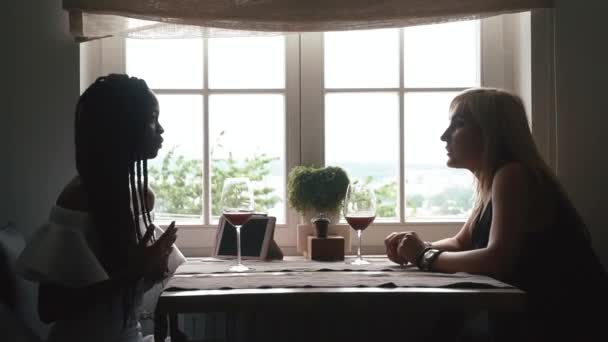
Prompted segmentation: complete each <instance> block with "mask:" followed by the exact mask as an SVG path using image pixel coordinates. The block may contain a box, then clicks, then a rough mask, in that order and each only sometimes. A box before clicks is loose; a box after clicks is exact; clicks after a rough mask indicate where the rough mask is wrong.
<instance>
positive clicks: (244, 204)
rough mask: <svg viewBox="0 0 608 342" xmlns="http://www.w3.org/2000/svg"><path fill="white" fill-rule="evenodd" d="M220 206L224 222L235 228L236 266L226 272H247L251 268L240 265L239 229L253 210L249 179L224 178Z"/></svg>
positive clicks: (251, 189) (251, 188)
mask: <svg viewBox="0 0 608 342" xmlns="http://www.w3.org/2000/svg"><path fill="white" fill-rule="evenodd" d="M220 205H221V208H222V214H223V215H224V218H225V219H226V221H228V222H229V223H230V224H231V225H233V226H234V227H235V228H236V251H237V264H236V265H234V266H232V267H230V268H229V269H228V270H229V271H232V272H245V271H249V270H251V268H249V267H247V266H245V265H243V264H242V263H241V227H242V226H243V225H244V224H245V223H246V222H247V221H248V220H249V218H251V216H252V215H253V211H254V208H255V204H254V199H253V187H252V186H251V181H250V180H249V178H244V177H243V178H226V179H225V180H224V187H223V188H222V197H221V200H220Z"/></svg>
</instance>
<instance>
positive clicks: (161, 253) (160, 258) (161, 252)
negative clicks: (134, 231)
mask: <svg viewBox="0 0 608 342" xmlns="http://www.w3.org/2000/svg"><path fill="white" fill-rule="evenodd" d="M154 230H155V229H154V228H150V229H147V230H146V234H145V235H144V236H143V238H142V239H141V241H140V243H139V250H140V253H138V254H139V256H140V258H141V260H140V265H141V266H140V267H141V269H140V270H139V271H140V272H141V273H142V274H143V276H144V277H145V278H146V279H149V280H152V281H157V280H160V279H162V278H164V277H165V275H166V273H167V268H168V265H169V254H171V250H172V249H173V243H174V242H175V241H176V239H177V228H176V227H175V221H173V222H171V224H170V225H169V227H167V230H165V231H164V232H163V234H162V235H161V236H160V237H159V238H158V239H156V241H155V242H154V243H153V244H152V245H150V246H148V244H149V243H150V240H151V238H152V235H153V233H154Z"/></svg>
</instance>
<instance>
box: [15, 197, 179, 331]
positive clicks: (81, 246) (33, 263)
mask: <svg viewBox="0 0 608 342" xmlns="http://www.w3.org/2000/svg"><path fill="white" fill-rule="evenodd" d="M140 220H141V221H140V222H141V223H142V224H141V226H142V227H143V226H144V225H143V219H142V218H140ZM162 232H163V231H162V229H160V228H158V227H157V229H156V231H155V234H156V235H157V236H158V235H159V234H162ZM99 248H100V243H99V238H98V236H97V233H96V230H95V229H94V225H93V221H92V217H91V215H90V214H89V213H86V212H82V211H75V210H70V209H66V208H62V207H60V206H57V205H55V206H53V208H52V209H51V213H50V216H49V219H48V221H47V222H46V223H45V224H43V225H42V226H41V227H40V228H39V229H38V230H37V231H36V232H35V233H34V235H33V236H32V238H31V239H30V240H29V242H28V243H27V245H26V247H25V248H24V250H23V251H22V253H21V254H20V256H19V258H18V259H17V261H16V265H15V266H16V269H17V272H19V273H20V274H21V275H22V276H23V277H24V278H26V279H28V280H31V281H34V282H38V283H46V282H50V283H54V284H58V285H63V286H67V287H73V288H78V287H84V286H87V285H91V284H94V283H97V282H100V281H103V280H107V279H108V274H107V273H106V272H105V270H104V268H103V267H102V265H101V263H100V262H99V259H98V255H99ZM185 261H186V259H185V257H184V255H183V254H182V253H181V252H180V251H179V249H178V248H177V247H176V246H175V245H174V246H173V250H172V252H171V254H170V255H169V272H170V273H173V272H175V270H176V269H177V267H178V266H179V265H180V264H182V263H183V262H185ZM137 289H138V291H137V295H136V301H135V303H136V308H135V310H134V312H133V313H130V315H129V316H131V318H130V319H129V320H128V322H127V326H126V329H123V314H122V298H121V296H119V295H117V296H116V298H114V299H113V300H112V303H101V304H99V305H97V306H93V307H91V308H90V309H89V311H88V312H86V313H85V314H84V315H82V317H79V318H77V319H73V320H69V321H58V322H55V323H54V326H53V327H52V328H51V332H50V334H49V339H48V341H62V342H72V341H90V342H110V341H112V342H139V341H142V336H141V333H140V332H139V330H140V329H139V327H140V326H139V323H138V320H137V316H138V312H139V306H140V305H141V301H142V297H143V293H144V285H143V282H140V283H139V284H138V286H137Z"/></svg>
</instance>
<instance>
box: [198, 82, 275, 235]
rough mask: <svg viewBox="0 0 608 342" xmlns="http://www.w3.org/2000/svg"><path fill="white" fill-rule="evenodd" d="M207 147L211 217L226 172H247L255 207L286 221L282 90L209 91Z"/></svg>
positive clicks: (215, 212)
mask: <svg viewBox="0 0 608 342" xmlns="http://www.w3.org/2000/svg"><path fill="white" fill-rule="evenodd" d="M209 138H210V140H209V153H210V156H209V158H210V167H211V209H212V217H213V220H214V221H216V220H217V218H218V217H219V215H220V214H221V208H220V207H219V201H220V196H221V192H222V185H223V182H224V179H225V178H226V177H249V178H250V179H251V180H252V182H253V184H254V191H255V202H256V210H258V211H263V212H267V213H268V214H269V215H272V216H276V218H277V223H284V222H285V157H284V156H285V99H284V96H283V95H278V94H276V95H275V94H263V95H258V94H256V95H240V94H239V95H212V96H210V98H209Z"/></svg>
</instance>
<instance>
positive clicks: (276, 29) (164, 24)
mask: <svg viewBox="0 0 608 342" xmlns="http://www.w3.org/2000/svg"><path fill="white" fill-rule="evenodd" d="M552 3H553V1H551V0H64V1H63V7H64V9H65V10H67V11H69V13H70V30H71V32H72V34H73V36H74V37H75V39H77V40H79V41H85V40H90V39H95V38H100V37H108V36H114V35H120V36H127V37H132V38H180V37H184V38H185V37H225V36H248V35H269V34H285V33H290V32H318V31H341V30H357V29H372V28H387V27H405V26H412V25H420V24H430V23H440V22H448V21H454V20H467V19H478V18H483V17H488V16H493V15H497V14H502V13H511V12H520V11H527V10H531V9H534V8H548V7H552Z"/></svg>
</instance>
